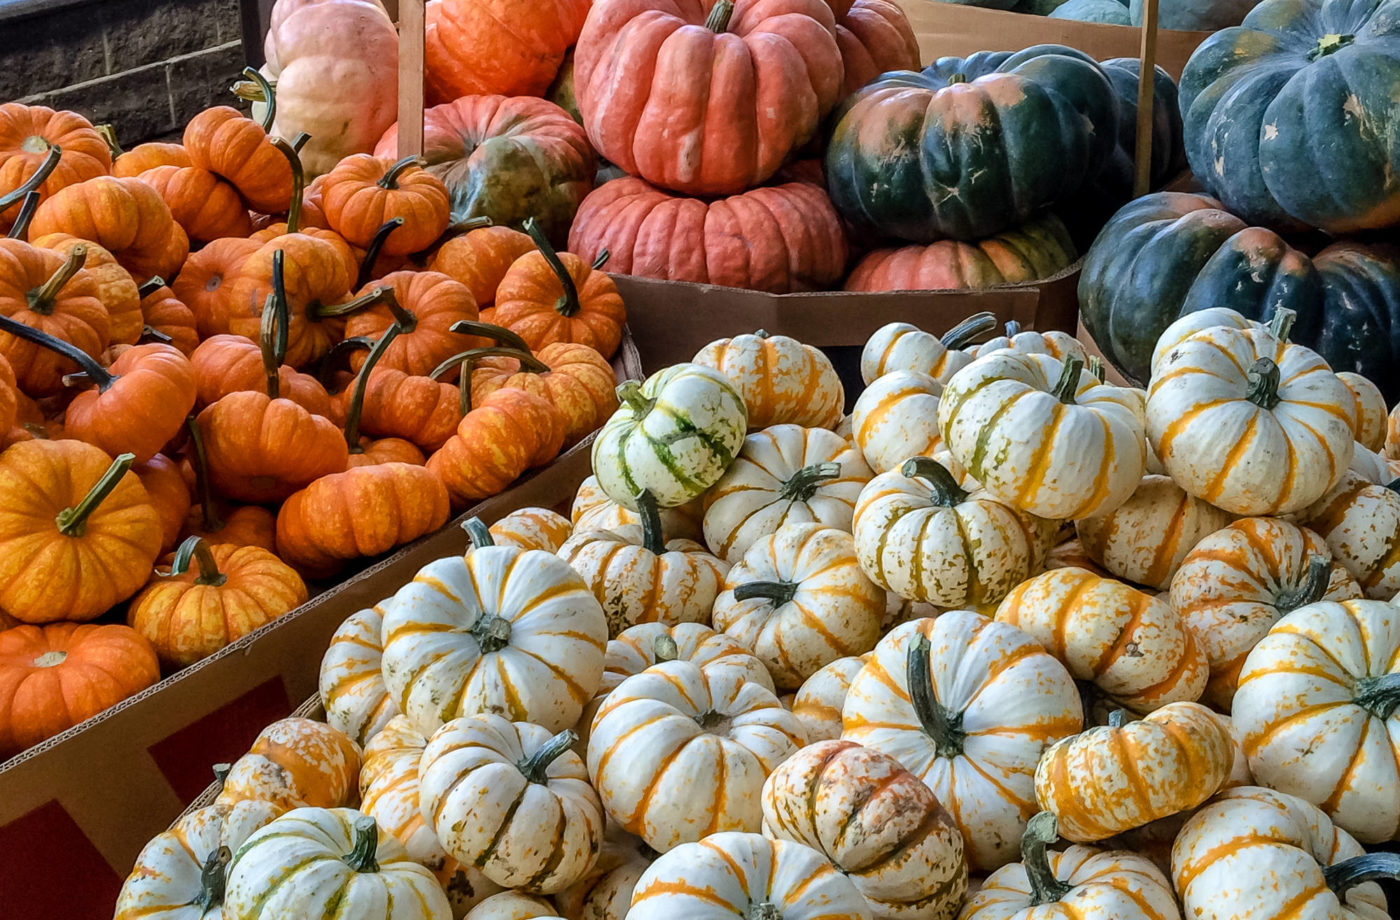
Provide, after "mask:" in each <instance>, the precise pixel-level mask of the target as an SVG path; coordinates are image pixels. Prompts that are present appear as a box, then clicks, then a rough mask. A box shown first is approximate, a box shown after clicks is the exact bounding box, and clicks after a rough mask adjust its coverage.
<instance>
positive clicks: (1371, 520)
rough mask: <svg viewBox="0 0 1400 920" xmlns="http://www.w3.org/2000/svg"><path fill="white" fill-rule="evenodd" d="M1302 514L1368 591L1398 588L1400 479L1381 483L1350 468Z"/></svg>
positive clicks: (1377, 596) (1381, 595) (1376, 594)
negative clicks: (1374, 482) (1353, 472)
mask: <svg viewBox="0 0 1400 920" xmlns="http://www.w3.org/2000/svg"><path fill="white" fill-rule="evenodd" d="M1303 518H1304V520H1305V521H1306V522H1307V525H1308V528H1309V529H1310V530H1312V531H1314V532H1316V533H1317V534H1318V535H1319V536H1320V537H1322V538H1323V539H1324V540H1326V541H1327V548H1328V549H1329V550H1331V551H1332V558H1333V559H1335V560H1336V561H1338V562H1340V563H1341V564H1342V565H1344V566H1346V568H1347V571H1348V572H1350V573H1351V575H1352V577H1353V578H1355V579H1356V583H1357V584H1358V585H1360V586H1361V590H1362V592H1363V593H1364V594H1365V596H1366V597H1369V598H1372V599H1374V600H1390V598H1392V597H1394V596H1395V594H1396V592H1397V591H1400V479H1397V480H1395V481H1393V482H1391V483H1390V484H1389V485H1383V486H1382V485H1373V484H1372V483H1370V482H1366V481H1364V480H1362V479H1361V478H1360V477H1357V476H1355V475H1353V474H1348V475H1347V476H1345V477H1343V480H1342V482H1340V483H1338V484H1337V487H1336V488H1333V489H1332V490H1331V491H1329V492H1328V493H1327V494H1326V495H1325V496H1323V498H1322V500H1321V501H1319V502H1318V503H1317V504H1316V505H1313V506H1312V507H1311V508H1309V509H1308V510H1307V512H1306V513H1305V514H1304V515H1303Z"/></svg>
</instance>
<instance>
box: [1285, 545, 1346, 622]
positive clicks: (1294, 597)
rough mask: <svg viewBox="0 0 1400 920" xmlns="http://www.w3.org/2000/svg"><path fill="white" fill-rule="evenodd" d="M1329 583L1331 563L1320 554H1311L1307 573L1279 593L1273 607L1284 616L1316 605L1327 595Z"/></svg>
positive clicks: (1330, 581)
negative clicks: (1309, 605)
mask: <svg viewBox="0 0 1400 920" xmlns="http://www.w3.org/2000/svg"><path fill="white" fill-rule="evenodd" d="M1331 583H1332V563H1331V561H1330V560H1328V559H1327V558H1326V557H1325V556H1323V555H1322V554H1320V553H1313V554H1312V555H1311V556H1309V557H1308V573H1307V574H1306V575H1304V576H1303V580H1302V581H1301V582H1299V583H1298V584H1296V585H1293V586H1292V587H1289V588H1285V589H1284V590H1282V591H1280V592H1279V593H1278V597H1277V598H1275V599H1274V607H1275V608H1277V609H1278V611H1279V613H1280V614H1285V613H1291V612H1292V611H1294V610H1297V609H1298V608H1299V607H1306V606H1307V605H1308V604H1316V603H1317V602H1318V601H1320V600H1322V598H1323V597H1324V596H1325V595H1326V594H1327V586H1328V585H1330V584H1331Z"/></svg>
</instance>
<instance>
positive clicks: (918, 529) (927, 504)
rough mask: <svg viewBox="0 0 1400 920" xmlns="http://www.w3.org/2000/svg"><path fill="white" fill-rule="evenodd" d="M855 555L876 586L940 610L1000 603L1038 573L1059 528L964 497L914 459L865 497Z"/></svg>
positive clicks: (974, 495) (984, 498) (978, 497)
mask: <svg viewBox="0 0 1400 920" xmlns="http://www.w3.org/2000/svg"><path fill="white" fill-rule="evenodd" d="M853 523H854V525H855V527H854V534H855V546H856V553H857V554H858V555H859V557H860V564H861V566H862V567H863V568H864V569H865V571H866V573H867V574H869V576H870V577H871V578H872V579H873V580H874V581H875V583H876V584H878V585H880V586H881V587H883V588H886V589H888V590H890V591H893V592H894V593H895V594H898V595H899V596H901V597H907V598H909V599H911V600H917V601H926V602H928V603H931V604H937V605H939V606H942V607H961V606H964V605H968V604H987V603H996V602H997V601H999V600H1001V599H1002V598H1003V597H1005V596H1006V594H1007V592H1008V591H1010V590H1011V589H1012V588H1013V587H1015V586H1016V585H1017V584H1019V583H1020V582H1022V581H1024V580H1025V578H1026V576H1028V575H1029V574H1030V573H1031V572H1034V571H1035V570H1036V569H1038V568H1039V567H1040V563H1041V560H1042V559H1043V558H1044V556H1045V552H1046V550H1048V549H1049V546H1050V540H1051V538H1052V537H1053V536H1054V533H1055V531H1056V530H1058V526H1057V525H1054V524H1050V523H1048V522H1046V521H1043V520H1040V519H1037V518H1035V517H1033V516H1032V515H1029V514H1027V513H1025V512H1023V511H1020V510H1018V509H1016V508H1013V507H1012V506H1010V505H1008V504H1005V503H1003V502H1001V501H998V500H997V499H995V498H993V497H992V496H991V495H989V494H988V493H986V492H971V493H969V492H968V491H966V490H964V489H963V488H962V487H961V486H959V485H958V484H957V482H956V481H955V480H954V477H953V475H952V473H950V472H949V471H948V470H947V469H946V468H944V467H943V466H942V465H940V464H939V463H937V462H936V461H934V460H930V459H928V458H927V457H915V458H913V459H910V460H907V461H905V463H904V465H903V467H902V468H901V469H899V470H893V471H891V472H888V473H881V474H880V475H879V476H877V477H875V479H873V480H872V481H871V482H870V484H869V485H867V486H866V487H865V488H864V489H862V490H861V493H860V498H859V500H858V501H857V503H856V513H855V519H854V522H853Z"/></svg>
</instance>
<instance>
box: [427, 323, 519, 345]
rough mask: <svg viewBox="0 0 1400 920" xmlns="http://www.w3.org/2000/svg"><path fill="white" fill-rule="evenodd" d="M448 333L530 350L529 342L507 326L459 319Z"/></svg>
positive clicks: (449, 327) (450, 327)
mask: <svg viewBox="0 0 1400 920" xmlns="http://www.w3.org/2000/svg"><path fill="white" fill-rule="evenodd" d="M447 331H448V332H456V333H460V334H461V335H474V336H477V337H479V338H483V339H493V340H495V341H496V342H498V343H499V344H501V345H504V346H506V347H507V348H515V349H518V350H520V351H529V350H530V345H529V343H528V342H526V341H525V340H524V339H522V338H521V337H520V336H519V335H517V334H515V333H514V332H512V331H510V330H509V329H507V328H506V327H505V326H497V325H494V324H492V323H483V322H481V321H480V320H474V319H459V320H457V322H455V323H453V324H452V325H451V326H448V327H447Z"/></svg>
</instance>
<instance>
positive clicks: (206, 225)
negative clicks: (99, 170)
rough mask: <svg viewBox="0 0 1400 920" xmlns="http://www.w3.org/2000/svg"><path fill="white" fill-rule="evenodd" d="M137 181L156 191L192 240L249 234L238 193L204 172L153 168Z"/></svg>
mask: <svg viewBox="0 0 1400 920" xmlns="http://www.w3.org/2000/svg"><path fill="white" fill-rule="evenodd" d="M137 178H138V179H140V180H141V181H142V182H144V183H146V184H147V185H149V186H150V187H151V188H153V189H155V190H156V194H158V195H160V197H161V198H162V199H163V200H164V201H165V203H166V205H167V206H168V207H169V208H170V215H171V216H172V217H173V218H175V223H177V224H179V225H180V226H181V227H183V228H184V230H185V233H186V234H188V236H189V238H190V239H192V240H198V241H200V242H202V243H207V242H209V241H210V240H217V239H221V238H223V237H226V236H247V235H248V234H250V233H252V232H253V222H252V221H251V220H250V219H249V218H248V209H247V207H245V206H244V204H243V199H242V198H240V197H239V196H238V189H236V188H234V187H233V186H232V185H230V184H229V183H228V182H226V181H225V180H224V179H222V178H220V177H219V176H217V175H215V174H214V173H212V172H210V171H209V170H207V169H200V168H199V167H198V166H156V167H154V168H152V169H148V170H146V171H145V172H143V173H141V175H139V176H137Z"/></svg>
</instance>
